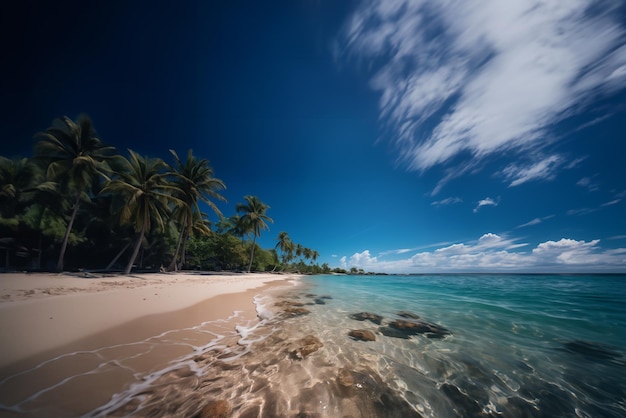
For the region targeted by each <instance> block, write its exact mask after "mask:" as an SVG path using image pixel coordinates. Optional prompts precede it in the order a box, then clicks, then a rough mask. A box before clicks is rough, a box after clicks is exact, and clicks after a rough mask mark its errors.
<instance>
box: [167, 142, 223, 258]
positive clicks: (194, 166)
mask: <svg viewBox="0 0 626 418" xmlns="http://www.w3.org/2000/svg"><path fill="white" fill-rule="evenodd" d="M170 153H171V154H172V155H173V156H174V161H175V165H174V167H173V168H172V171H173V173H174V174H175V177H176V178H175V182H176V183H177V184H178V187H179V188H180V190H181V193H180V196H179V198H180V200H181V204H180V205H178V206H177V208H176V218H177V219H178V220H179V226H180V232H179V237H178V243H177V245H176V252H175V253H174V258H173V259H172V264H171V265H170V269H171V270H178V265H177V260H178V254H179V252H180V253H181V254H182V256H181V265H183V264H184V263H185V249H186V246H187V240H188V239H189V237H190V235H191V233H192V230H193V226H194V224H195V225H196V226H198V227H200V228H199V229H198V231H199V232H201V233H204V234H208V233H210V231H211V230H210V228H208V227H206V228H203V227H202V226H206V224H205V222H204V218H205V216H206V215H205V214H203V213H202V212H201V211H200V207H199V205H198V203H199V202H204V203H206V204H207V205H208V206H209V208H211V209H212V210H213V212H215V214H217V215H218V216H219V217H220V218H221V217H222V213H221V212H220V210H219V209H218V208H217V206H216V205H215V203H213V201H212V200H211V199H217V200H221V201H226V198H225V197H224V196H222V195H221V194H219V193H218V191H219V190H223V189H225V188H226V185H225V184H224V182H223V181H222V180H220V179H218V178H215V177H214V174H213V168H211V166H210V165H209V161H208V160H206V159H202V160H198V159H196V157H195V156H194V155H193V151H192V150H191V149H190V150H189V151H188V152H187V160H186V161H185V162H183V161H181V159H180V158H179V157H178V154H177V153H176V151H174V150H170ZM181 244H182V251H181Z"/></svg>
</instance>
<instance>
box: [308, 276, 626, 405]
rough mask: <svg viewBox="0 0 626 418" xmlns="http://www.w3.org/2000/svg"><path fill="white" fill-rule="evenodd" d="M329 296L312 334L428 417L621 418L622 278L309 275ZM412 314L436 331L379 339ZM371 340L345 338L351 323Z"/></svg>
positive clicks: (625, 280)
mask: <svg viewBox="0 0 626 418" xmlns="http://www.w3.org/2000/svg"><path fill="white" fill-rule="evenodd" d="M305 281H306V283H308V284H309V285H310V286H311V287H310V288H309V289H307V291H310V292H311V293H315V294H320V295H321V294H323V295H328V296H331V297H332V299H330V300H327V302H328V303H327V304H325V305H323V306H321V307H320V308H321V309H318V310H316V311H315V312H313V313H312V314H310V315H309V316H308V318H307V321H308V326H310V327H311V328H310V332H312V333H316V334H317V333H319V335H323V336H324V338H322V340H323V341H332V342H333V344H332V346H331V347H329V348H328V349H329V350H331V351H334V354H335V355H336V356H337V357H338V358H341V357H345V358H346V363H349V364H351V366H350V367H354V368H357V369H358V368H359V367H363V366H365V367H367V368H370V369H372V370H374V371H375V372H376V373H378V374H379V375H380V376H382V377H383V381H384V382H385V384H387V385H388V386H389V387H391V388H393V389H394V390H395V391H396V392H397V393H399V395H400V396H401V397H402V398H403V399H405V400H406V401H407V403H409V404H410V405H411V406H412V407H413V408H414V409H415V410H416V411H417V412H419V413H420V414H422V415H425V416H432V417H446V416H511V417H517V416H581V417H624V416H626V379H625V378H624V376H626V357H625V354H626V276H623V275H432V276H318V277H313V278H307V279H305ZM398 311H410V312H412V313H415V314H417V315H419V316H420V317H421V318H422V319H424V320H426V321H428V322H432V323H435V324H437V325H440V326H443V327H445V328H446V329H448V330H450V331H451V333H452V335H450V336H445V337H444V338H440V339H432V338H427V337H426V336H424V335H415V336H412V337H411V338H410V339H399V338H392V337H386V336H384V335H381V334H380V333H378V332H377V331H379V330H380V328H379V327H378V326H377V325H376V324H374V323H372V322H370V321H364V322H359V321H355V320H353V319H351V318H349V315H350V314H352V313H358V312H370V313H375V314H377V315H380V316H382V317H383V318H385V319H383V323H382V325H383V326H384V325H385V323H386V322H389V321H392V320H394V319H398V318H399V317H398V316H397V315H396V313H397V312H398ZM357 328H358V329H361V328H365V329H369V330H372V331H374V332H375V333H376V337H377V341H375V342H361V341H359V342H354V341H351V340H350V339H349V338H347V337H346V330H348V329H357Z"/></svg>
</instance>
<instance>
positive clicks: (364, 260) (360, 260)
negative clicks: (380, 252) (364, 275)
mask: <svg viewBox="0 0 626 418" xmlns="http://www.w3.org/2000/svg"><path fill="white" fill-rule="evenodd" d="M377 261H378V260H377V259H376V257H372V256H371V254H370V252H369V250H365V251H363V252H360V253H354V254H352V256H351V257H350V260H349V261H348V262H347V265H348V267H359V268H365V267H370V266H373V265H375V264H376V262H377Z"/></svg>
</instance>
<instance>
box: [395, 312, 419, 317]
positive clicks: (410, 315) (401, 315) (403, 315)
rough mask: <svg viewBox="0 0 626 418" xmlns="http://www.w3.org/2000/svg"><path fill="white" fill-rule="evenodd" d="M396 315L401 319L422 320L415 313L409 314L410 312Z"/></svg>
mask: <svg viewBox="0 0 626 418" xmlns="http://www.w3.org/2000/svg"><path fill="white" fill-rule="evenodd" d="M396 315H398V316H399V317H401V318H409V319H420V316H419V315H417V314H414V313H413V312H409V311H400V312H398V313H396Z"/></svg>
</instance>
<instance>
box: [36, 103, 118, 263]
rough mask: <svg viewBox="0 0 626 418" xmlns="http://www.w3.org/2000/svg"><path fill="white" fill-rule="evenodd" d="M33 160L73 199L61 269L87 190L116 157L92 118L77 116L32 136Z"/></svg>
mask: <svg viewBox="0 0 626 418" xmlns="http://www.w3.org/2000/svg"><path fill="white" fill-rule="evenodd" d="M35 137H36V138H39V140H38V141H37V143H36V144H35V156H36V158H38V159H40V160H42V161H44V162H45V163H46V164H47V173H46V175H47V178H48V180H49V181H54V182H57V183H59V185H60V186H61V189H62V190H63V191H64V193H63V194H64V195H66V196H68V197H69V198H70V199H71V200H73V202H74V204H73V206H72V213H71V215H70V218H69V221H68V223H67V228H66V230H65V235H64V237H63V241H62V243H61V250H60V251H59V259H58V262H57V270H58V271H61V270H63V260H64V258H65V250H66V249H67V242H68V239H69V237H70V233H71V231H72V226H73V225H74V220H75V219H76V215H77V213H78V209H79V208H80V204H81V202H83V201H89V200H90V196H89V193H88V192H89V189H90V187H91V185H92V184H93V182H94V181H95V180H96V179H97V178H98V176H99V175H103V176H105V177H106V175H105V173H106V172H107V171H108V168H107V164H106V162H107V161H108V160H110V159H111V158H114V156H115V155H116V150H115V148H114V147H110V146H106V145H104V144H103V143H102V141H101V140H100V138H98V136H97V134H96V131H95V130H94V127H93V124H92V122H91V119H90V118H89V116H87V115H84V114H82V115H79V116H78V118H77V119H76V121H72V120H71V119H70V118H68V117H67V116H64V117H63V118H60V119H55V120H54V122H53V124H52V126H51V127H49V128H48V129H46V131H45V132H40V133H38V134H36V135H35Z"/></svg>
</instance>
